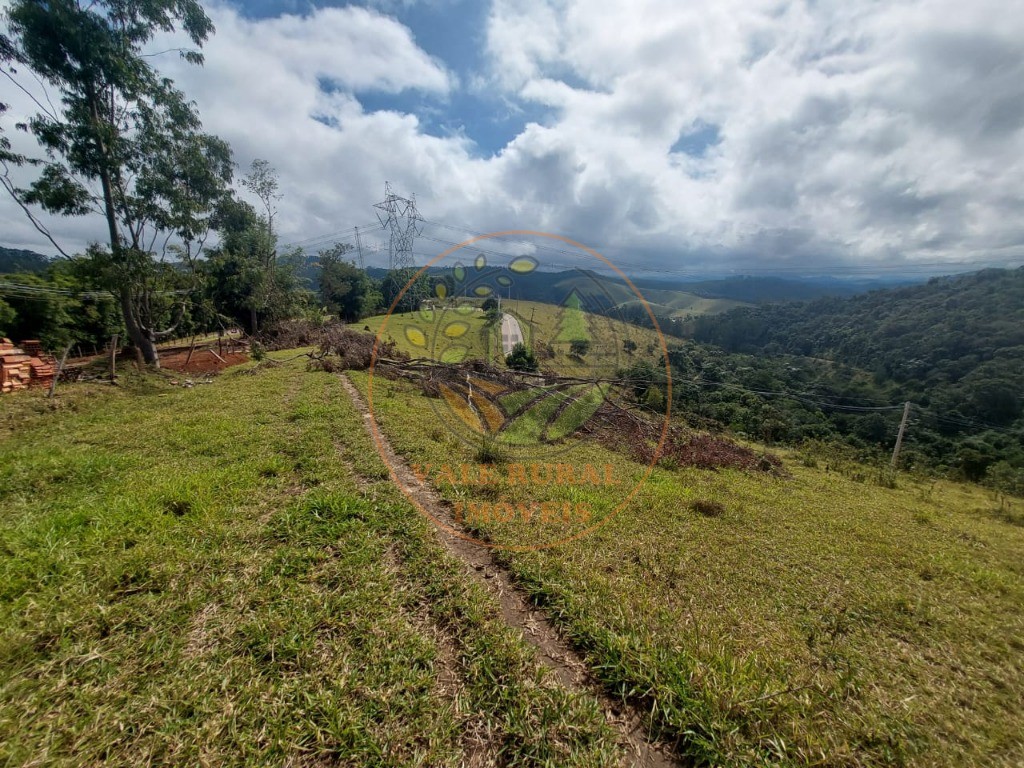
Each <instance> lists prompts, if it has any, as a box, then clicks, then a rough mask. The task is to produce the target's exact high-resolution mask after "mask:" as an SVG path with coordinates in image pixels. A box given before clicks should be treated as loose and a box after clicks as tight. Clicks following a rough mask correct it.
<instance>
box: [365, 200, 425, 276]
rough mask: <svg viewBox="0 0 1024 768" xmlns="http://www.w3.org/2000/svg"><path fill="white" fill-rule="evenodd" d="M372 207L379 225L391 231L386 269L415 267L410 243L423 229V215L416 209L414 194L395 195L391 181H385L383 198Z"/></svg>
mask: <svg viewBox="0 0 1024 768" xmlns="http://www.w3.org/2000/svg"><path fill="white" fill-rule="evenodd" d="M373 207H374V208H376V209H377V218H378V219H379V220H380V225H381V226H382V227H383V228H384V229H387V230H388V231H389V232H390V233H391V241H390V247H389V253H388V269H405V268H407V267H415V266H416V263H415V262H414V261H413V257H412V243H413V240H415V239H416V235H418V234H419V233H420V232H421V231H422V229H423V225H422V221H423V217H422V216H420V213H419V211H417V210H416V196H415V195H413V197H412V199H411V200H410V199H409V198H407V197H401V196H399V195H396V194H395V193H394V192H393V191H392V190H391V183H390V182H387V181H385V182H384V200H383V201H382V202H379V203H377V204H376V205H375V206H373Z"/></svg>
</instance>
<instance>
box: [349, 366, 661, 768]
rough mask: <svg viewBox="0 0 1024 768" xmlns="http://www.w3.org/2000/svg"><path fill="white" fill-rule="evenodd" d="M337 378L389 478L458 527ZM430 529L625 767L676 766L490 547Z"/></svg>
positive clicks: (353, 393)
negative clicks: (596, 719)
mask: <svg viewBox="0 0 1024 768" xmlns="http://www.w3.org/2000/svg"><path fill="white" fill-rule="evenodd" d="M340 378H341V383H342V386H344V388H345V391H346V392H348V394H349V397H351V398H352V402H353V403H355V405H356V408H357V409H358V410H359V412H360V413H361V414H362V415H363V426H364V427H365V428H366V431H367V432H368V433H369V434H370V437H371V438H372V439H373V440H374V442H375V443H376V444H377V445H378V446H379V447H380V449H381V450H382V451H383V453H384V455H385V458H386V463H387V464H388V467H389V469H390V470H391V479H392V481H393V482H395V483H396V484H397V485H398V486H400V487H401V488H403V489H405V491H406V493H407V494H409V495H412V496H413V497H414V498H415V499H416V501H417V502H418V503H419V504H420V505H422V506H423V507H424V508H425V509H427V510H428V511H429V512H430V514H431V516H433V517H434V518H436V519H437V520H440V521H443V522H444V523H445V525H448V526H450V527H451V528H453V529H459V528H461V526H460V525H459V524H458V523H457V522H456V521H455V518H454V516H453V515H452V513H451V510H450V509H449V508H448V507H447V505H445V504H444V502H443V501H442V500H441V499H440V498H439V497H438V496H437V494H435V493H434V491H433V489H431V488H429V487H428V486H426V485H425V484H421V483H420V482H419V481H418V480H417V479H416V476H415V475H414V474H413V471H412V469H411V468H410V467H409V465H408V463H407V462H406V461H405V459H403V458H402V457H401V456H399V455H398V454H397V453H395V451H394V449H393V448H392V447H391V444H390V443H389V442H388V440H387V438H385V437H384V435H383V434H381V433H380V430H379V429H378V428H377V427H376V425H374V424H373V418H372V416H371V414H370V411H369V409H368V408H367V407H366V403H365V402H364V401H363V398H362V396H361V395H360V394H359V392H358V390H356V388H355V386H354V385H353V384H352V382H351V381H349V380H348V378H347V377H345V376H344V375H342V376H340ZM435 530H436V531H437V535H438V538H439V539H440V540H441V542H442V544H444V546H445V548H446V549H447V550H448V551H449V552H450V553H451V554H452V555H454V556H455V557H456V558H457V559H458V560H460V561H461V562H462V563H463V565H464V566H465V569H466V573H467V574H468V575H469V576H470V577H472V578H473V579H474V580H475V581H477V582H478V583H480V584H482V585H483V586H484V587H485V588H486V589H487V590H488V591H490V592H491V593H492V594H493V595H494V596H495V597H496V598H497V599H498V603H499V605H500V606H501V616H502V619H504V621H505V623H506V624H508V625H509V626H511V627H515V628H516V629H518V630H519V631H520V632H521V633H522V636H523V638H524V639H525V640H526V641H527V642H528V643H530V644H531V645H533V646H534V647H535V648H536V649H537V651H538V653H539V656H540V659H541V661H542V662H543V663H544V664H545V665H546V666H547V667H549V668H550V669H551V670H552V671H553V672H554V674H555V676H556V677H557V678H558V680H559V682H560V683H561V684H562V685H564V686H565V687H566V688H568V689H569V690H572V691H579V692H581V691H586V692H588V693H590V694H591V695H593V696H594V697H596V698H597V699H598V700H599V701H600V702H601V705H602V710H603V711H604V714H605V718H606V720H607V722H608V724H609V725H610V726H611V727H612V728H614V729H615V730H616V731H617V732H618V733H619V735H620V738H619V741H620V743H621V745H622V746H623V748H624V749H625V750H626V752H627V754H628V758H629V760H630V763H629V764H630V765H633V766H642V767H643V768H663V767H664V768H667V767H668V766H675V765H678V764H679V763H678V762H677V761H676V760H674V759H673V758H672V757H671V756H670V755H669V752H668V750H667V749H666V748H665V747H664V746H663V745H660V744H656V743H653V742H651V741H650V740H648V738H647V735H646V728H645V727H644V724H643V718H642V716H641V714H640V713H639V712H637V711H636V710H634V709H633V708H632V707H630V706H628V705H625V704H624V703H623V702H621V701H619V700H617V699H613V698H612V697H610V696H608V695H607V694H606V693H605V692H604V690H603V689H602V688H601V686H600V684H599V683H598V682H597V681H596V680H595V679H594V678H593V676H592V675H591V674H590V671H589V670H588V669H587V665H586V662H585V661H584V660H583V657H582V656H580V655H579V654H578V653H576V651H575V650H573V648H572V647H571V646H570V645H569V643H568V642H566V640H565V639H564V638H563V637H562V635H561V634H560V633H559V631H558V629H557V628H556V627H555V626H554V624H552V623H551V621H550V620H549V619H548V618H547V616H546V615H545V614H544V613H543V612H542V611H539V610H537V609H536V608H534V607H533V606H531V605H530V603H529V601H528V599H527V597H526V595H525V594H524V593H523V592H522V591H521V590H519V589H518V588H517V587H516V586H515V584H514V583H513V581H512V576H511V574H510V573H509V572H508V570H507V569H506V568H505V567H504V566H502V565H501V564H499V563H498V561H497V559H496V558H495V557H494V553H493V551H492V550H491V549H489V548H487V547H484V546H481V545H480V544H476V543H474V542H472V541H469V540H467V539H463V538H459V537H457V536H453V535H451V534H448V533H446V532H444V531H442V530H441V529H440V528H435Z"/></svg>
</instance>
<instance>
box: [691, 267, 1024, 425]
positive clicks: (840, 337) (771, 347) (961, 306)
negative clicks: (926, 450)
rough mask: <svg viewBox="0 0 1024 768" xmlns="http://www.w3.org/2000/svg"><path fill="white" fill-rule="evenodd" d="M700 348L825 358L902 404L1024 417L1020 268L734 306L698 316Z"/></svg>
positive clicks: (989, 418) (994, 417) (996, 420)
mask: <svg viewBox="0 0 1024 768" xmlns="http://www.w3.org/2000/svg"><path fill="white" fill-rule="evenodd" d="M693 337H694V338H695V339H696V340H698V341H703V342H708V343H711V344H715V345H718V346H720V347H722V348H724V349H726V350H729V351H733V352H746V353H751V354H758V355H776V354H780V353H781V354H794V355H803V356H810V357H819V358H828V359H830V360H834V361H837V362H841V363H844V364H846V365H851V366H855V367H857V368H861V369H865V370H867V371H870V372H872V373H874V375H875V378H876V380H878V381H893V382H896V383H898V384H899V385H900V386H901V388H902V390H903V392H904V393H905V394H906V396H907V397H909V398H911V399H914V400H917V401H921V402H924V403H930V404H931V405H933V406H934V407H936V408H939V409H941V410H943V411H945V412H947V413H949V414H951V415H954V416H957V417H960V418H963V419H966V420H975V421H979V422H985V423H987V424H991V425H994V426H996V427H1007V426H1010V425H1012V424H1014V423H1015V422H1016V421H1017V420H1018V419H1020V417H1021V416H1022V411H1024V399H1022V395H1021V392H1020V376H1021V372H1022V371H1024V268H1022V269H1017V270H1000V269H990V270H984V271H981V272H976V273H973V274H970V275H963V276H957V277H943V278H934V279H932V280H930V281H929V282H928V283H926V284H923V285H916V286H911V287H907V288H899V289H892V290H880V291H873V292H871V293H867V294H864V295H860V296H854V297H852V298H847V299H840V298H829V299H819V300H816V301H812V302H808V303H805V304H786V305H778V306H765V307H757V308H743V309H736V310H733V311H731V312H728V313H725V314H723V315H721V316H717V317H701V318H698V319H697V320H696V321H695V323H694V325H693Z"/></svg>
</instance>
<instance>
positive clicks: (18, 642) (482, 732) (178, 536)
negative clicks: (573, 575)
mask: <svg viewBox="0 0 1024 768" xmlns="http://www.w3.org/2000/svg"><path fill="white" fill-rule="evenodd" d="M283 356H285V357H287V356H288V355H287V354H284V355H283ZM251 368H252V366H247V367H245V368H241V369H234V370H233V371H232V372H230V373H227V374H225V375H222V376H220V377H218V378H217V379H216V380H215V381H214V383H212V384H209V385H203V386H198V387H195V388H193V389H182V388H178V387H170V386H169V385H168V383H167V378H163V377H158V376H154V377H147V378H139V377H137V376H133V375H131V374H130V373H128V372H126V374H125V377H124V379H123V383H124V386H122V387H120V388H111V387H104V386H90V385H81V386H68V387H61V388H59V389H58V393H59V395H58V398H57V399H56V400H55V401H54V402H53V403H49V402H47V401H45V400H44V399H43V398H42V397H41V396H40V395H39V393H35V392H28V393H18V394H17V395H14V396H5V397H4V398H2V399H0V499H2V500H3V501H2V510H3V514H2V517H0V764H4V765H27V764H47V765H76V766H77V765H99V764H104V765H141V764H152V763H170V762H173V763H177V764H182V765H198V764H211V765H283V764H294V765H307V764H308V765H313V764H328V763H330V764H333V763H340V764H347V765H371V766H413V765H417V766H418V765H457V764H460V763H462V762H463V761H468V760H471V759H479V758H481V757H482V758H485V759H491V760H494V761H495V762H497V763H498V764H502V765H506V764H507V765H579V766H597V765H611V764H614V763H615V762H616V761H617V760H618V759H619V758H621V755H620V754H619V753H618V752H617V748H616V747H615V745H614V741H613V739H612V736H611V734H610V733H609V731H608V729H607V726H606V725H605V724H604V719H603V717H602V715H601V713H600V711H599V706H598V704H597V702H596V701H595V700H594V699H593V698H591V697H589V696H580V695H570V694H568V693H567V692H566V691H565V690H564V689H563V688H561V687H560V686H559V685H557V684H556V683H555V682H554V681H553V680H552V679H551V676H550V675H548V674H547V673H545V672H544V670H543V669H542V668H541V667H540V666H539V665H538V663H537V661H536V659H535V656H534V653H533V651H532V649H531V648H529V647H528V646H526V645H525V644H524V643H523V642H522V641H521V640H520V639H519V638H518V637H517V636H516V634H515V633H514V632H512V631H511V630H509V629H507V627H506V626H505V625H504V624H503V623H502V622H501V621H500V619H499V618H498V616H499V615H500V614H499V611H498V608H497V606H496V605H495V604H494V602H493V600H492V599H491V597H490V596H489V595H488V594H487V593H486V592H485V591H483V590H482V589H481V588H479V587H478V586H477V585H476V584H475V583H473V582H471V581H469V580H468V579H467V577H466V576H465V575H464V573H463V571H462V570H461V566H459V565H458V564H456V563H455V562H453V561H452V560H451V558H450V557H448V556H447V555H446V554H445V551H444V550H443V549H442V548H441V547H440V546H439V545H438V544H437V542H436V540H435V538H434V534H433V531H432V530H431V529H430V527H429V525H428V524H427V523H426V521H424V520H423V519H422V518H421V517H420V516H419V515H418V513H416V512H415V511H414V510H413V509H412V508H411V507H410V506H409V505H408V504H407V503H406V502H405V501H404V499H403V498H402V497H401V495H400V494H399V493H398V491H397V490H396V489H395V488H394V487H393V486H392V485H391V483H390V481H389V479H388V472H387V469H386V467H385V466H384V465H383V464H382V463H381V461H380V460H379V459H378V457H377V454H376V453H375V451H374V450H373V448H372V446H371V443H370V441H369V439H368V438H367V437H366V435H365V433H364V431H363V428H362V418H361V417H360V415H359V414H358V413H357V412H356V411H355V410H354V408H353V406H352V405H351V402H350V401H349V399H348V398H347V396H346V395H345V393H344V391H343V390H342V389H341V387H340V384H339V383H338V380H337V378H336V377H334V376H331V375H329V374H325V373H308V372H305V371H304V370H303V365H302V362H301V361H293V362H291V363H287V364H285V365H282V366H280V367H262V368H260V369H259V370H257V371H256V372H255V374H254V375H250V374H249V373H247V370H249V369H251Z"/></svg>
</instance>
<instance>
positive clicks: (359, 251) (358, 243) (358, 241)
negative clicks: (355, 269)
mask: <svg viewBox="0 0 1024 768" xmlns="http://www.w3.org/2000/svg"><path fill="white" fill-rule="evenodd" d="M356 253H357V254H359V268H360V269H366V265H365V264H364V263H363V241H362V240H361V239H359V227H356Z"/></svg>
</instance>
